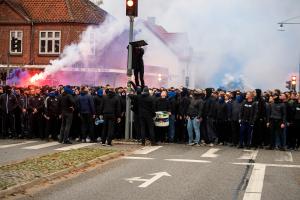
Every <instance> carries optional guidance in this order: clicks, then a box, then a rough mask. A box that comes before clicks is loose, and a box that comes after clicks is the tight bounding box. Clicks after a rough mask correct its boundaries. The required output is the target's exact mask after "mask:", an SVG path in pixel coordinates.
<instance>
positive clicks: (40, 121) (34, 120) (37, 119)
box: [28, 112, 45, 139]
mask: <svg viewBox="0 0 300 200" xmlns="http://www.w3.org/2000/svg"><path fill="white" fill-rule="evenodd" d="M28 125H29V127H28V128H29V137H30V138H35V137H39V138H41V139H44V138H45V130H44V117H43V115H42V113H40V112H37V113H34V114H33V113H32V112H30V113H28Z"/></svg>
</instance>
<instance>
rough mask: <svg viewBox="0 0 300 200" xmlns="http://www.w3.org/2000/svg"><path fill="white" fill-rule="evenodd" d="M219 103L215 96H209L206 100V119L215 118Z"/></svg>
mask: <svg viewBox="0 0 300 200" xmlns="http://www.w3.org/2000/svg"><path fill="white" fill-rule="evenodd" d="M216 104H217V101H216V99H215V98H214V97H213V96H209V97H207V98H206V99H205V102H204V107H203V117H204V118H213V119H214V118H215V117H216V115H215V113H216V112H215V111H216Z"/></svg>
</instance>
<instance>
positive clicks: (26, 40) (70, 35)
mask: <svg viewBox="0 0 300 200" xmlns="http://www.w3.org/2000/svg"><path fill="white" fill-rule="evenodd" d="M26 23H27V24H26ZM87 26H88V25H86V24H74V23H49V24H33V26H32V25H31V24H28V22H26V20H25V19H24V18H22V16H21V15H19V14H18V13H17V12H15V11H14V10H13V9H12V8H11V7H9V6H8V5H7V4H6V3H0V64H4V65H6V64H7V60H8V52H9V39H10V31H16V30H20V31H23V42H22V54H20V55H12V54H10V55H9V60H10V64H11V65H26V64H36V65H47V64H49V62H50V60H53V59H56V58H58V57H59V55H40V54H39V35H40V34H39V33H40V31H61V45H60V46H61V48H60V52H61V53H62V52H63V49H64V47H65V46H66V45H69V44H71V43H73V42H78V41H79V38H80V34H81V33H82V32H83V31H84V30H85V29H86V28H87ZM32 28H33V29H32ZM32 30H33V33H34V37H33V41H32V40H31V39H32V32H31V31H32ZM31 42H33V49H32V50H31V49H30V48H31ZM30 51H32V57H31V55H30V54H31V52H30Z"/></svg>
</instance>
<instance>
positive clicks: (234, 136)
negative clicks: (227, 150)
mask: <svg viewBox="0 0 300 200" xmlns="http://www.w3.org/2000/svg"><path fill="white" fill-rule="evenodd" d="M239 135H240V123H239V121H231V142H232V144H233V145H237V144H238V143H239Z"/></svg>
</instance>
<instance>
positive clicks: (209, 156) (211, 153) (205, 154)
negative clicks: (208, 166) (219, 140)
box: [201, 148, 220, 158]
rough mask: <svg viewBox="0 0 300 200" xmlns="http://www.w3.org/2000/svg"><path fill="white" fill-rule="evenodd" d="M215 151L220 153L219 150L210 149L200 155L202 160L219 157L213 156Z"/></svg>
mask: <svg viewBox="0 0 300 200" xmlns="http://www.w3.org/2000/svg"><path fill="white" fill-rule="evenodd" d="M217 151H220V149H216V148H211V149H209V150H208V151H207V152H206V153H204V154H202V155H201V157H202V158H216V157H218V156H219V155H217V154H215V153H216V152H217Z"/></svg>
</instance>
